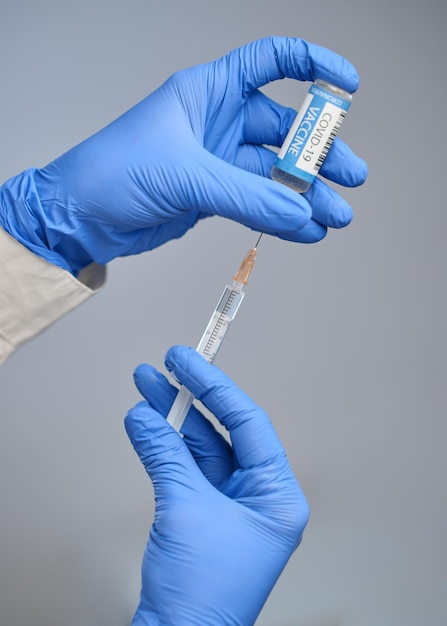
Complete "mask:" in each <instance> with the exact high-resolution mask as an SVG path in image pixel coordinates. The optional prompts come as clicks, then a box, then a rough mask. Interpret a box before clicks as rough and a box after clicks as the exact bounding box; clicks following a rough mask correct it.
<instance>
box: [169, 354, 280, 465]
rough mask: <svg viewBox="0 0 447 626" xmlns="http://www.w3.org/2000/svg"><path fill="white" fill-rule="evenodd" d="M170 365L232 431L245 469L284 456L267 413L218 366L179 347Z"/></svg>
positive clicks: (171, 369) (235, 451)
mask: <svg viewBox="0 0 447 626" xmlns="http://www.w3.org/2000/svg"><path fill="white" fill-rule="evenodd" d="M166 367H167V368H168V369H169V370H170V371H173V372H174V374H175V376H176V378H177V379H178V380H179V381H180V382H181V383H182V384H183V385H185V386H186V387H187V388H188V389H189V390H190V391H191V392H192V393H193V394H194V396H195V397H196V398H198V399H199V400H200V401H201V402H203V404H204V405H205V406H206V407H207V408H208V409H209V410H210V411H211V412H212V413H213V414H214V415H215V416H216V417H217V419H218V420H219V421H220V422H221V423H222V424H223V425H224V426H225V428H226V429H227V430H228V431H229V432H230V436H231V441H232V444H233V449H234V453H235V455H236V458H237V460H238V462H239V465H240V467H241V468H243V469H248V468H251V467H257V466H260V465H264V464H270V463H274V462H275V461H277V460H278V459H281V460H283V459H284V456H285V453H284V449H283V447H282V445H281V443H280V441H279V439H278V437H277V435H276V432H275V430H274V428H273V426H272V424H271V422H270V419H269V417H268V416H267V414H266V413H265V412H264V411H263V410H262V409H260V408H259V407H258V406H257V405H256V404H255V403H254V402H253V400H251V399H250V398H249V397H248V396H247V395H246V394H245V393H244V392H243V391H242V390H241V389H239V388H238V387H237V385H236V384H235V383H234V382H232V381H231V380H230V379H229V378H228V376H226V375H225V374H224V373H223V372H222V371H220V370H219V369H218V368H217V367H216V366H215V365H211V364H209V363H207V362H206V361H205V359H204V358H203V357H202V356H201V355H199V354H198V353H197V352H196V351H195V350H193V349H192V348H186V347H184V346H175V347H174V348H171V349H170V350H169V351H168V352H167V355H166Z"/></svg>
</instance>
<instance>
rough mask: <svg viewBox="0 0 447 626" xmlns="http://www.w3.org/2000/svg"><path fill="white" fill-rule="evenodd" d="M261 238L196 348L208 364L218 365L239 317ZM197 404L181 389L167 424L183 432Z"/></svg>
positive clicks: (220, 301) (215, 310) (252, 249)
mask: <svg viewBox="0 0 447 626" xmlns="http://www.w3.org/2000/svg"><path fill="white" fill-rule="evenodd" d="M261 237H262V233H261V235H260V236H259V238H258V241H257V242H256V245H255V247H254V248H251V250H249V252H248V254H247V256H246V257H245V258H244V260H243V261H242V263H241V266H240V267H239V269H238V271H237V272H236V274H235V276H234V278H233V283H232V284H231V285H226V287H225V289H224V291H223V294H222V296H221V298H220V300H219V302H218V303H217V306H216V308H215V309H214V312H213V314H212V316H211V319H210V321H209V322H208V325H207V327H206V328H205V332H204V333H203V335H202V338H201V339H200V341H199V344H198V346H197V348H196V350H197V352H198V353H199V354H201V355H202V356H203V357H204V358H205V359H206V360H207V361H208V363H212V362H213V361H214V359H215V357H216V354H217V351H218V350H219V348H220V346H221V345H222V342H223V340H224V338H225V335H226V334H227V331H228V329H229V327H230V324H231V322H232V321H233V320H234V318H235V317H236V313H237V312H238V310H239V306H240V304H241V302H242V300H243V298H244V295H245V292H244V290H243V288H244V285H246V284H247V281H248V277H249V276H250V273H251V271H252V269H253V267H254V264H255V261H256V249H257V247H258V244H259V241H260V239H261ZM193 400H194V396H193V394H192V393H191V392H190V391H188V389H187V388H186V387H184V386H181V387H180V389H179V391H178V393H177V396H176V398H175V400H174V402H173V404H172V406H171V409H170V411H169V413H168V416H167V421H168V422H169V424H171V426H172V427H173V428H175V429H176V430H177V431H180V429H181V427H182V426H183V422H184V421H185V417H186V415H187V414H188V411H189V409H190V408H191V405H192V403H193Z"/></svg>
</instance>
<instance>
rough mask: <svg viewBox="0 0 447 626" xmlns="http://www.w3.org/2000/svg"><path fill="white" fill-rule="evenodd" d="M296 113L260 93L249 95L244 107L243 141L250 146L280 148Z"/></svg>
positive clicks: (255, 92)
mask: <svg viewBox="0 0 447 626" xmlns="http://www.w3.org/2000/svg"><path fill="white" fill-rule="evenodd" d="M296 114H297V112H296V111H295V110H294V109H291V108H290V107H285V106H283V105H282V104H279V103H278V102H275V101H274V100H272V99H271V98H268V97H267V96H266V95H265V94H263V93H262V92H261V91H258V90H256V91H254V92H253V93H252V94H250V96H249V98H248V99H247V102H246V103H245V107H244V129H243V137H242V139H243V141H244V142H245V143H252V144H267V145H269V146H277V147H279V146H281V144H282V143H283V141H284V139H285V138H286V136H287V133H288V132H289V129H290V127H291V126H292V124H293V121H294V119H295V117H296Z"/></svg>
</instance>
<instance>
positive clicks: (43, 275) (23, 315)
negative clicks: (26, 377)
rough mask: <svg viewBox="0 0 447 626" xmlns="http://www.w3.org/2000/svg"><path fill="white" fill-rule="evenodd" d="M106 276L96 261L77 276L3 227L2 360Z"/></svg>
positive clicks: (0, 243) (0, 252) (0, 270)
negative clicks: (29, 248) (52, 262)
mask: <svg viewBox="0 0 447 626" xmlns="http://www.w3.org/2000/svg"><path fill="white" fill-rule="evenodd" d="M105 275H106V270H105V267H104V266H102V265H97V264H95V263H93V264H92V265H89V266H88V267H86V268H85V269H84V270H81V272H79V276H78V278H77V279H76V278H75V277H74V276H72V275H71V274H70V273H69V272H67V271H65V270H63V269H61V268H60V267H58V266H56V265H53V264H51V263H48V262H47V261H45V260H44V259H42V258H41V257H39V256H37V255H35V254H34V253H32V252H30V251H29V250H28V249H27V248H25V246H23V245H22V244H20V243H19V242H18V241H16V240H15V239H14V238H13V237H11V236H10V235H9V234H8V233H6V232H5V231H4V230H3V229H2V228H0V363H3V362H4V361H5V360H6V359H7V358H8V356H10V355H11V354H12V353H13V352H14V351H15V350H16V349H17V347H18V346H19V345H20V344H22V343H24V342H25V341H27V340H28V339H31V338H32V337H34V336H35V335H37V334H38V333H40V332H41V331H42V330H44V329H45V328H47V327H48V326H50V324H52V323H53V322H55V321H56V320H57V319H59V318H60V317H62V316H63V315H64V314H65V313H68V311H71V310H72V309H74V308H75V307H76V306H78V305H79V304H81V302H84V300H87V299H88V298H89V297H90V296H91V295H92V294H94V293H95V291H96V290H97V289H99V288H100V287H101V286H102V285H103V284H104V281H105Z"/></svg>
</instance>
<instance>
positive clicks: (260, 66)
mask: <svg viewBox="0 0 447 626" xmlns="http://www.w3.org/2000/svg"><path fill="white" fill-rule="evenodd" d="M224 59H225V62H227V63H228V66H229V68H230V69H229V71H230V72H232V73H233V75H234V76H236V77H237V80H240V81H241V83H242V84H241V87H242V91H243V92H244V93H245V94H248V93H250V92H251V91H253V90H254V89H258V88H259V87H261V86H262V85H266V84H267V83H269V82H271V81H273V80H278V79H281V78H284V77H287V78H295V79H298V80H308V81H313V80H315V79H316V78H322V79H323V80H326V81H328V82H329V83H332V84H334V85H337V86H338V87H341V88H342V89H345V90H346V91H348V92H349V93H353V92H354V91H356V89H357V88H358V84H359V77H358V74H357V71H356V69H355V68H354V66H353V65H352V64H351V63H350V62H349V61H348V60H347V59H345V58H344V57H342V56H340V55H339V54H337V53H335V52H332V50H328V49H327V48H323V47H321V46H318V45H316V44H313V43H310V42H308V41H305V40H303V39H297V38H293V37H266V38H264V39H259V40H257V41H254V42H252V43H249V44H247V45H245V46H242V47H241V48H239V49H237V50H233V51H232V52H230V53H229V54H228V55H227V56H226V57H225V58H224Z"/></svg>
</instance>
